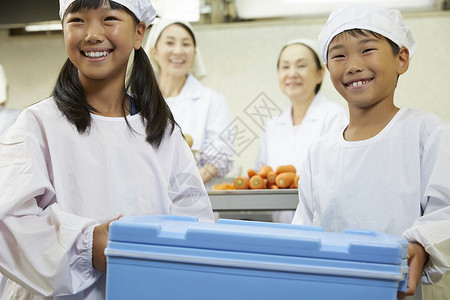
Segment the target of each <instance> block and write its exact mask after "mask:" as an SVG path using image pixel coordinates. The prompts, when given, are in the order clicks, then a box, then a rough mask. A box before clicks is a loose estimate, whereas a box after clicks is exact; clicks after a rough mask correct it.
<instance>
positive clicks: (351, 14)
mask: <svg viewBox="0 0 450 300" xmlns="http://www.w3.org/2000/svg"><path fill="white" fill-rule="evenodd" d="M350 29H365V30H370V31H373V32H376V33H378V34H381V35H382V36H384V37H386V38H388V39H390V40H391V41H393V42H394V43H395V44H397V45H398V46H399V47H400V48H401V47H406V48H408V50H409V57H411V56H412V55H413V53H414V50H415V42H414V38H413V36H412V33H411V30H410V28H409V26H408V25H406V24H405V23H404V21H403V17H402V15H401V13H400V11H399V10H397V9H388V8H384V7H380V6H376V5H373V4H352V5H349V6H347V7H346V8H344V9H337V10H334V11H333V12H332V13H331V14H330V16H329V18H328V21H327V23H326V24H325V26H324V27H323V29H322V32H321V33H320V35H319V51H320V55H321V56H322V60H323V61H324V63H327V53H328V46H329V45H330V43H331V41H332V40H333V38H334V37H335V36H336V35H338V34H340V33H342V32H344V31H346V30H350Z"/></svg>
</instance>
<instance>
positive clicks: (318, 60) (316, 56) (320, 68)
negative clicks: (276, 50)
mask: <svg viewBox="0 0 450 300" xmlns="http://www.w3.org/2000/svg"><path fill="white" fill-rule="evenodd" d="M291 45H302V46H305V47H306V48H308V50H309V51H311V53H312V54H313V57H314V62H315V63H316V66H317V70H322V69H323V65H322V63H321V61H320V58H319V56H318V55H317V53H316V51H314V50H313V49H312V48H311V47H309V46H308V45H306V44H303V43H300V42H299V43H293V44H289V45H286V46H284V47H283V48H282V49H281V51H280V55H279V56H278V61H277V70H278V68H279V67H280V58H281V53H283V51H284V49H286V48H287V47H289V46H291ZM321 86H322V81H321V82H319V83H318V84H317V85H316V88H315V90H314V93H315V94H317V93H318V92H319V91H320V87H321Z"/></svg>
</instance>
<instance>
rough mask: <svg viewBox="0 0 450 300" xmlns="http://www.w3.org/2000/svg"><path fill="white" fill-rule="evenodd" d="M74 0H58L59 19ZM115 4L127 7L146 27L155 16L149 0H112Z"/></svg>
mask: <svg viewBox="0 0 450 300" xmlns="http://www.w3.org/2000/svg"><path fill="white" fill-rule="evenodd" d="M73 2H75V0H59V17H60V18H61V20H62V19H63V17H64V14H65V13H66V10H67V8H68V7H69V6H70V4H72V3H73ZM113 2H116V3H117V4H120V5H123V6H125V7H126V8H128V9H129V10H130V11H131V12H132V13H133V14H134V15H135V16H136V17H137V18H138V19H139V20H140V21H143V22H144V23H145V25H146V26H147V27H148V26H149V25H150V24H151V23H152V22H153V20H154V19H155V17H156V10H155V8H154V7H153V5H152V3H151V2H150V0H114V1H113Z"/></svg>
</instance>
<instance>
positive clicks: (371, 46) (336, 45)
mask: <svg viewBox="0 0 450 300" xmlns="http://www.w3.org/2000/svg"><path fill="white" fill-rule="evenodd" d="M408 65H409V52H408V50H407V49H406V48H401V49H400V52H399V54H397V55H394V53H393V51H392V48H391V46H390V45H389V43H388V41H387V40H386V39H384V38H381V39H379V38H376V37H375V36H373V35H372V34H371V33H367V35H366V36H364V35H357V36H352V35H350V34H348V33H343V34H340V35H338V36H336V37H335V38H334V39H333V40H332V41H331V43H330V46H329V48H328V63H327V67H328V70H329V71H330V77H331V81H332V82H333V85H334V86H335V88H336V89H337V91H338V92H339V93H340V94H341V95H342V97H344V98H345V99H346V100H347V102H348V103H349V105H350V106H349V107H350V108H352V107H355V108H360V109H365V108H370V107H373V106H374V105H377V104H378V103H381V102H383V101H384V100H386V99H387V100H388V102H384V103H386V104H389V103H390V104H392V101H393V97H394V90H395V87H396V84H397V77H398V75H400V74H403V73H404V72H406V70H407V69H408Z"/></svg>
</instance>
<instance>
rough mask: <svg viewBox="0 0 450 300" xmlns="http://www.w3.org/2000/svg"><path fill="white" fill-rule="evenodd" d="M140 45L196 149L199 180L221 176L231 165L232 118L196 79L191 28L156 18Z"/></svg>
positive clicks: (198, 70) (199, 69) (201, 72)
mask: <svg viewBox="0 0 450 300" xmlns="http://www.w3.org/2000/svg"><path fill="white" fill-rule="evenodd" d="M145 49H146V51H147V53H148V54H149V57H150V61H151V62H152V66H153V68H154V69H155V72H156V73H157V76H158V84H159V87H160V89H161V92H162V94H163V96H164V98H165V99H166V101H167V104H168V105H169V107H170V109H171V110H172V113H173V115H174V117H175V121H176V122H177V123H178V124H179V125H180V127H181V129H182V130H183V132H184V133H186V134H189V135H190V136H192V137H193V145H192V149H193V150H194V151H197V152H198V153H200V157H199V167H200V174H201V176H202V179H203V182H205V183H206V182H209V181H210V180H212V179H213V178H215V177H223V176H224V175H225V174H226V173H228V171H230V169H231V167H232V156H233V139H232V135H230V134H229V132H230V128H232V118H231V113H230V111H229V109H228V106H227V103H226V101H225V98H224V97H223V96H222V95H220V94H219V93H217V92H215V91H214V90H212V89H210V88H207V87H205V86H203V85H202V84H201V83H200V82H199V81H198V80H197V78H202V77H204V76H205V75H206V72H205V68H204V66H203V61H202V58H201V55H200V50H199V48H198V44H197V39H196V37H195V32H194V29H193V28H192V26H191V25H190V24H189V23H187V22H183V21H176V20H168V19H161V20H160V21H159V22H158V23H157V24H155V25H153V26H152V28H151V30H150V34H149V38H148V41H147V45H146V47H145ZM196 77H197V78H196Z"/></svg>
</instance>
